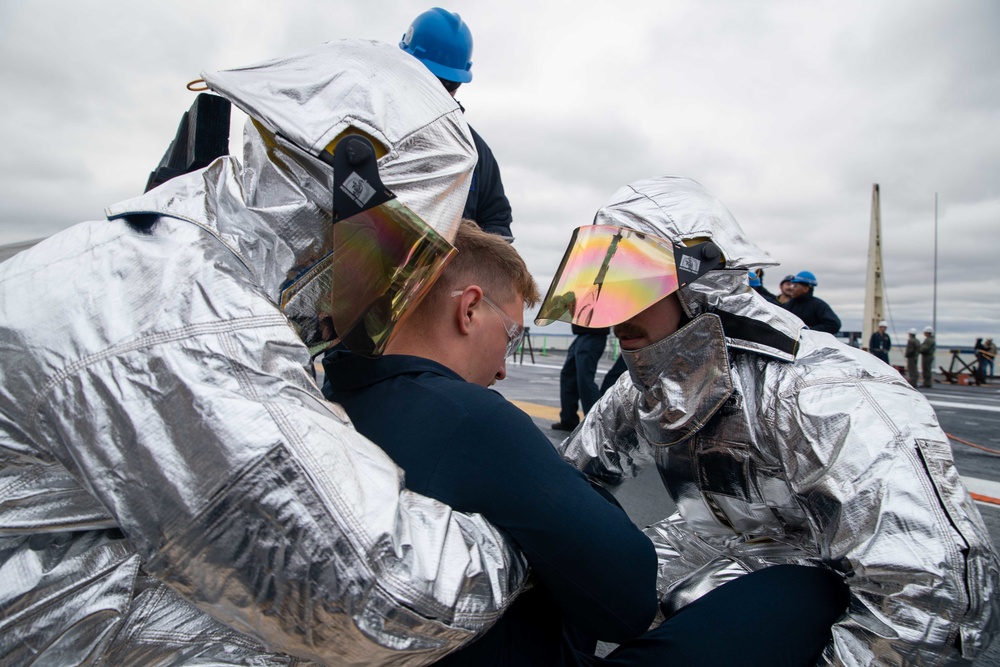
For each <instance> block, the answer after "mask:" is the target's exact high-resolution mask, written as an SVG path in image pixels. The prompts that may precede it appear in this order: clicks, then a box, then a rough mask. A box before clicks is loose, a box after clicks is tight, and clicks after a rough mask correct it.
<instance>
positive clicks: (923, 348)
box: [920, 327, 937, 389]
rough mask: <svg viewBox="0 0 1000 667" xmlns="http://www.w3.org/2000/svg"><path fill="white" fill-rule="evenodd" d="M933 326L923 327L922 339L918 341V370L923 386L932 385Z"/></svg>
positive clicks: (928, 386) (926, 387)
mask: <svg viewBox="0 0 1000 667" xmlns="http://www.w3.org/2000/svg"><path fill="white" fill-rule="evenodd" d="M936 347H937V345H936V344H935V343H934V327H924V340H923V341H922V342H921V343H920V371H921V374H922V375H923V380H924V382H923V385H922V386H923V387H924V388H925V389H930V388H931V387H933V386H934V375H933V374H934V350H935V348H936Z"/></svg>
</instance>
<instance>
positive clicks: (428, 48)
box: [399, 7, 514, 241]
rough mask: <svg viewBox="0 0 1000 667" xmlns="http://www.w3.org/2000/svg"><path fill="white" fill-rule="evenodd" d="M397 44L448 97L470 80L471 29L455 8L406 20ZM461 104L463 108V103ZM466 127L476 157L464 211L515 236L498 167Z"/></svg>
mask: <svg viewBox="0 0 1000 667" xmlns="http://www.w3.org/2000/svg"><path fill="white" fill-rule="evenodd" d="M399 48H401V49H403V50H404V51H406V52H407V53H409V54H410V55H412V56H414V57H415V58H417V59H418V60H420V62H422V63H423V64H424V65H426V66H427V69H429V70H430V71H431V72H432V73H433V74H434V76H436V77H437V78H438V79H439V80H440V81H441V83H442V84H443V85H444V87H445V90H447V91H448V92H449V93H450V94H451V96H452V97H454V96H455V92H456V91H457V90H458V87H459V86H461V85H462V84H463V83H468V82H470V81H472V32H471V31H470V30H469V26H468V25H466V24H465V22H464V21H463V20H462V17H461V16H459V15H458V14H454V13H452V12H449V11H445V10H444V9H441V8H439V7H435V8H433V9H429V10H427V11H426V12H424V13H422V14H421V15H420V16H418V17H417V18H415V19H414V20H413V23H411V24H410V27H409V29H407V31H406V34H404V35H403V39H402V41H401V42H400V43H399ZM459 107H461V109H462V111H463V112H464V111H465V107H462V105H461V104H459ZM469 130H470V131H471V132H472V140H473V141H474V142H475V144H476V151H477V152H478V153H479V162H478V163H476V170H475V172H473V174H472V186H471V187H470V188H469V198H468V200H467V201H466V202H465V211H464V212H463V213H462V217H463V218H465V219H467V220H474V221H475V222H476V224H477V225H479V226H480V227H481V228H482V229H483V230H485V231H487V232H490V233H491V234H498V235H500V236H502V237H504V238H505V239H507V240H508V241H513V240H514V237H513V235H512V234H511V231H510V225H511V222H513V217H512V215H511V209H510V202H509V201H508V200H507V196H506V195H505V194H504V190H503V181H502V180H501V178H500V167H499V166H498V165H497V161H496V158H494V157H493V151H492V150H490V147H489V146H487V145H486V142H485V141H484V140H483V138H482V137H481V136H479V133H478V132H476V131H475V129H473V128H472V127H471V126H470V127H469Z"/></svg>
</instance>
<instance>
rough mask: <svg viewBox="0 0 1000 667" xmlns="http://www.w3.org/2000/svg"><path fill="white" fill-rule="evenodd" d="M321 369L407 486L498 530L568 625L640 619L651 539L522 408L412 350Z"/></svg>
mask: <svg viewBox="0 0 1000 667" xmlns="http://www.w3.org/2000/svg"><path fill="white" fill-rule="evenodd" d="M324 367H325V370H326V374H327V379H328V381H329V394H328V398H330V399H331V400H333V401H336V402H337V403H340V404H341V405H342V406H343V407H344V409H345V410H346V411H347V414H348V415H349V416H350V418H351V420H352V421H353V422H354V425H355V426H356V427H357V429H358V431H359V432H361V433H362V434H363V435H365V436H366V437H368V438H369V439H371V440H372V441H373V442H375V443H376V444H377V445H379V446H380V447H382V449H384V450H385V451H386V453H387V454H388V455H389V456H391V457H392V459H393V460H394V461H395V462H396V464H397V465H399V466H400V467H401V468H402V469H403V470H404V471H405V473H406V487H407V488H409V489H411V490H413V491H415V492H417V493H420V494H423V495H426V496H429V497H432V498H436V499H438V500H440V501H441V502H444V503H447V504H448V505H450V506H451V507H452V508H454V509H455V510H458V511H460V512H476V513H480V514H482V515H483V516H484V517H485V518H486V519H488V520H489V521H490V522H491V523H493V524H494V525H495V526H497V527H499V528H501V529H503V530H504V531H506V532H507V533H508V534H509V535H510V536H511V537H512V538H513V539H514V541H515V542H516V543H517V545H518V547H519V548H520V549H521V550H522V552H523V553H524V555H525V556H526V557H527V559H528V562H529V564H530V565H531V568H532V571H533V573H534V576H535V577H536V580H537V581H538V582H539V584H540V586H541V587H543V588H544V589H546V590H547V591H548V592H549V594H550V595H551V598H552V599H553V600H554V601H555V605H556V606H557V607H558V611H559V612H560V613H561V614H562V615H563V617H564V618H565V619H566V620H567V621H568V622H569V623H570V624H571V625H572V626H573V627H575V628H579V629H580V630H582V631H583V632H585V633H587V634H589V635H592V636H594V637H595V638H598V639H602V640H605V641H611V642H619V643H620V642H623V641H625V640H627V639H629V638H632V637H635V636H637V635H639V634H641V633H642V632H644V631H645V630H646V629H647V628H648V627H649V623H650V622H651V621H652V618H653V614H654V613H655V611H656V591H655V580H656V554H655V551H654V549H653V546H652V544H651V543H650V541H649V540H648V538H646V536H645V535H643V534H642V532H641V531H640V530H639V529H638V528H637V527H636V526H635V525H634V524H633V523H632V521H631V520H630V519H629V518H628V516H627V515H626V514H625V512H624V511H622V510H621V508H619V507H617V506H616V505H614V504H612V503H611V502H609V501H608V500H606V499H605V498H604V497H602V496H601V495H600V494H599V493H598V492H597V491H595V490H594V488H593V487H591V486H590V484H589V483H588V482H587V480H586V478H585V477H584V476H583V474H582V473H580V472H579V471H577V470H576V469H575V468H573V467H572V466H570V465H569V464H568V463H566V462H565V461H563V460H562V459H561V458H560V457H559V455H558V454H557V453H556V451H555V449H554V448H553V447H552V445H551V443H550V442H549V441H548V439H547V438H546V437H545V436H544V435H543V434H542V433H541V432H540V431H539V430H538V428H537V427H536V426H535V425H534V423H532V421H531V418H530V417H528V416H527V415H526V414H525V413H524V412H522V411H521V410H520V409H518V408H517V407H515V406H514V405H512V404H511V403H509V402H508V401H507V400H506V399H504V398H503V397H502V396H501V395H500V394H498V393H497V392H495V391H492V390H490V389H486V388H484V387H481V386H479V385H476V384H473V383H470V382H466V381H465V380H463V379H462V378H461V377H460V376H458V375H457V374H456V373H454V372H452V371H451V370H450V369H448V368H446V367H445V366H442V365H441V364H438V363H436V362H434V361H430V360H428V359H422V358H420V357H413V356H406V355H387V356H384V357H381V358H379V359H365V358H362V357H358V356H356V355H353V354H351V353H349V352H343V351H338V352H335V353H334V354H332V355H330V356H328V357H327V358H326V360H325V361H324ZM515 604H516V603H515ZM508 613H509V612H508ZM505 618H506V615H505ZM459 653H462V651H460V652H459Z"/></svg>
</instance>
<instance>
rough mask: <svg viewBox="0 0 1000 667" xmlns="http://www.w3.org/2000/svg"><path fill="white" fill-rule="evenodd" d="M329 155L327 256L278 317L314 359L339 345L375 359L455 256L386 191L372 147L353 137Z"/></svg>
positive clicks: (296, 285) (287, 293)
mask: <svg viewBox="0 0 1000 667" xmlns="http://www.w3.org/2000/svg"><path fill="white" fill-rule="evenodd" d="M327 155H329V154H324V156H322V159H323V160H324V161H326V162H328V163H332V166H333V167H334V203H333V211H334V220H333V224H332V227H331V229H330V232H329V233H328V234H327V235H326V238H325V239H324V244H323V245H324V251H325V253H326V254H325V255H324V256H323V257H322V258H321V259H320V260H319V261H318V262H316V263H315V264H313V265H312V266H311V267H310V268H309V270H308V271H307V272H305V273H304V274H303V275H301V276H299V277H297V278H296V279H295V280H294V281H292V282H291V284H289V285H288V286H287V287H286V288H285V289H284V291H283V292H282V294H281V309H282V311H283V312H285V314H286V315H287V316H288V317H289V319H290V320H291V321H292V323H293V325H294V326H295V327H296V328H297V329H298V330H299V334H300V336H302V338H303V340H305V341H306V344H307V345H309V346H310V352H311V353H312V354H314V355H315V354H318V353H319V352H321V351H323V350H324V349H327V348H329V347H332V346H333V345H335V344H336V343H337V342H342V343H344V345H346V346H347V348H348V349H350V350H351V351H352V352H355V353H357V354H361V355H363V356H368V357H377V356H379V355H381V354H382V352H383V351H384V350H385V346H386V345H387V344H388V342H389V340H390V339H391V338H392V334H393V331H394V329H395V327H396V326H397V325H398V324H399V322H400V321H401V320H402V319H403V318H404V317H405V316H406V314H407V313H408V312H409V311H410V310H411V309H412V308H413V307H414V306H416V305H417V304H418V303H419V302H420V300H421V299H422V298H423V297H424V295H425V294H426V293H427V290H428V289H430V287H431V285H433V284H434V281H435V280H437V278H438V276H440V275H441V271H442V270H444V267H445V266H446V265H447V263H448V262H449V261H450V260H451V258H452V256H453V255H454V254H455V252H456V251H455V248H454V246H452V245H451V244H450V243H449V242H448V241H447V240H446V239H445V238H444V237H442V236H441V235H440V234H438V233H437V232H436V231H434V229H433V228H431V227H430V226H429V225H428V224H427V223H425V222H424V221H423V220H421V219H420V217H419V216H418V215H417V214H416V213H414V212H413V211H411V210H410V209H409V208H407V207H406V206H405V205H404V204H402V203H401V202H400V201H399V200H397V199H396V198H395V195H393V194H392V193H391V192H390V191H389V190H387V189H386V188H385V187H384V186H383V185H382V182H381V180H380V179H379V178H378V168H377V166H376V159H375V153H374V150H373V148H372V145H371V143H370V142H369V141H368V140H367V139H362V138H361V137H356V136H352V137H348V138H347V139H346V140H344V141H342V142H340V143H339V144H338V145H337V147H336V148H335V150H334V152H333V154H332V156H330V157H326V156H327Z"/></svg>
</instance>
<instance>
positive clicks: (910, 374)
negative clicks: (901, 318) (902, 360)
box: [906, 329, 920, 387]
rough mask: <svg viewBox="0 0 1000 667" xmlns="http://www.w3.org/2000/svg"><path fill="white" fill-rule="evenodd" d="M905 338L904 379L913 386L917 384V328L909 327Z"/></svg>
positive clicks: (918, 355)
mask: <svg viewBox="0 0 1000 667" xmlns="http://www.w3.org/2000/svg"><path fill="white" fill-rule="evenodd" d="M907 336H908V338H907V339H906V379H907V380H909V381H910V384H911V385H913V386H914V387H916V386H917V360H918V358H919V357H920V341H919V340H917V330H916V329H910V330H909V331H908V332H907Z"/></svg>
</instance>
